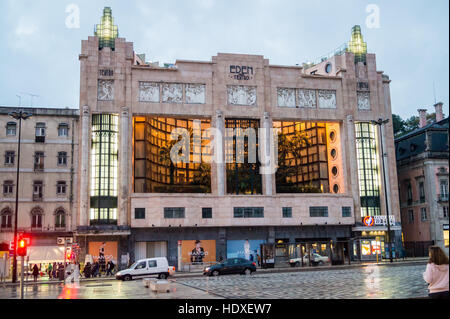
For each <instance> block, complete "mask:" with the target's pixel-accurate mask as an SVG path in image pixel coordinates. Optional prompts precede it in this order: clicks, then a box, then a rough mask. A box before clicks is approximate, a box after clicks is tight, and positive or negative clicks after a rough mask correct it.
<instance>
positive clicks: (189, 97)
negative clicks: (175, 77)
mask: <svg viewBox="0 0 450 319" xmlns="http://www.w3.org/2000/svg"><path fill="white" fill-rule="evenodd" d="M186 103H187V104H205V103H206V85H204V84H186Z"/></svg>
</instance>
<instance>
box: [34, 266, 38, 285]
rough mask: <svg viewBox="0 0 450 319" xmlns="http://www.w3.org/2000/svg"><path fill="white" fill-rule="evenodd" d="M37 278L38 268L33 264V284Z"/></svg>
mask: <svg viewBox="0 0 450 319" xmlns="http://www.w3.org/2000/svg"><path fill="white" fill-rule="evenodd" d="M38 276H39V267H38V265H37V264H34V266H33V278H34V282H36V281H37V278H38Z"/></svg>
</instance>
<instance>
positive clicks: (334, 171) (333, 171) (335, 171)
mask: <svg viewBox="0 0 450 319" xmlns="http://www.w3.org/2000/svg"><path fill="white" fill-rule="evenodd" d="M331 173H333V176H334V177H336V176H337V174H338V168H337V167H336V166H334V167H333V168H332V169H331Z"/></svg>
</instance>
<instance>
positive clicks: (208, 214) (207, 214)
mask: <svg viewBox="0 0 450 319" xmlns="http://www.w3.org/2000/svg"><path fill="white" fill-rule="evenodd" d="M202 218H212V208H209V207H208V208H202Z"/></svg>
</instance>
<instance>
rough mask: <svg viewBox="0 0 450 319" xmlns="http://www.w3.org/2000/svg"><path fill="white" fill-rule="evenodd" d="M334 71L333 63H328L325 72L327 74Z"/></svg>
mask: <svg viewBox="0 0 450 319" xmlns="http://www.w3.org/2000/svg"><path fill="white" fill-rule="evenodd" d="M332 69H333V66H332V65H331V63H328V64H327V65H326V66H325V72H327V73H331V70H332Z"/></svg>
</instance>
